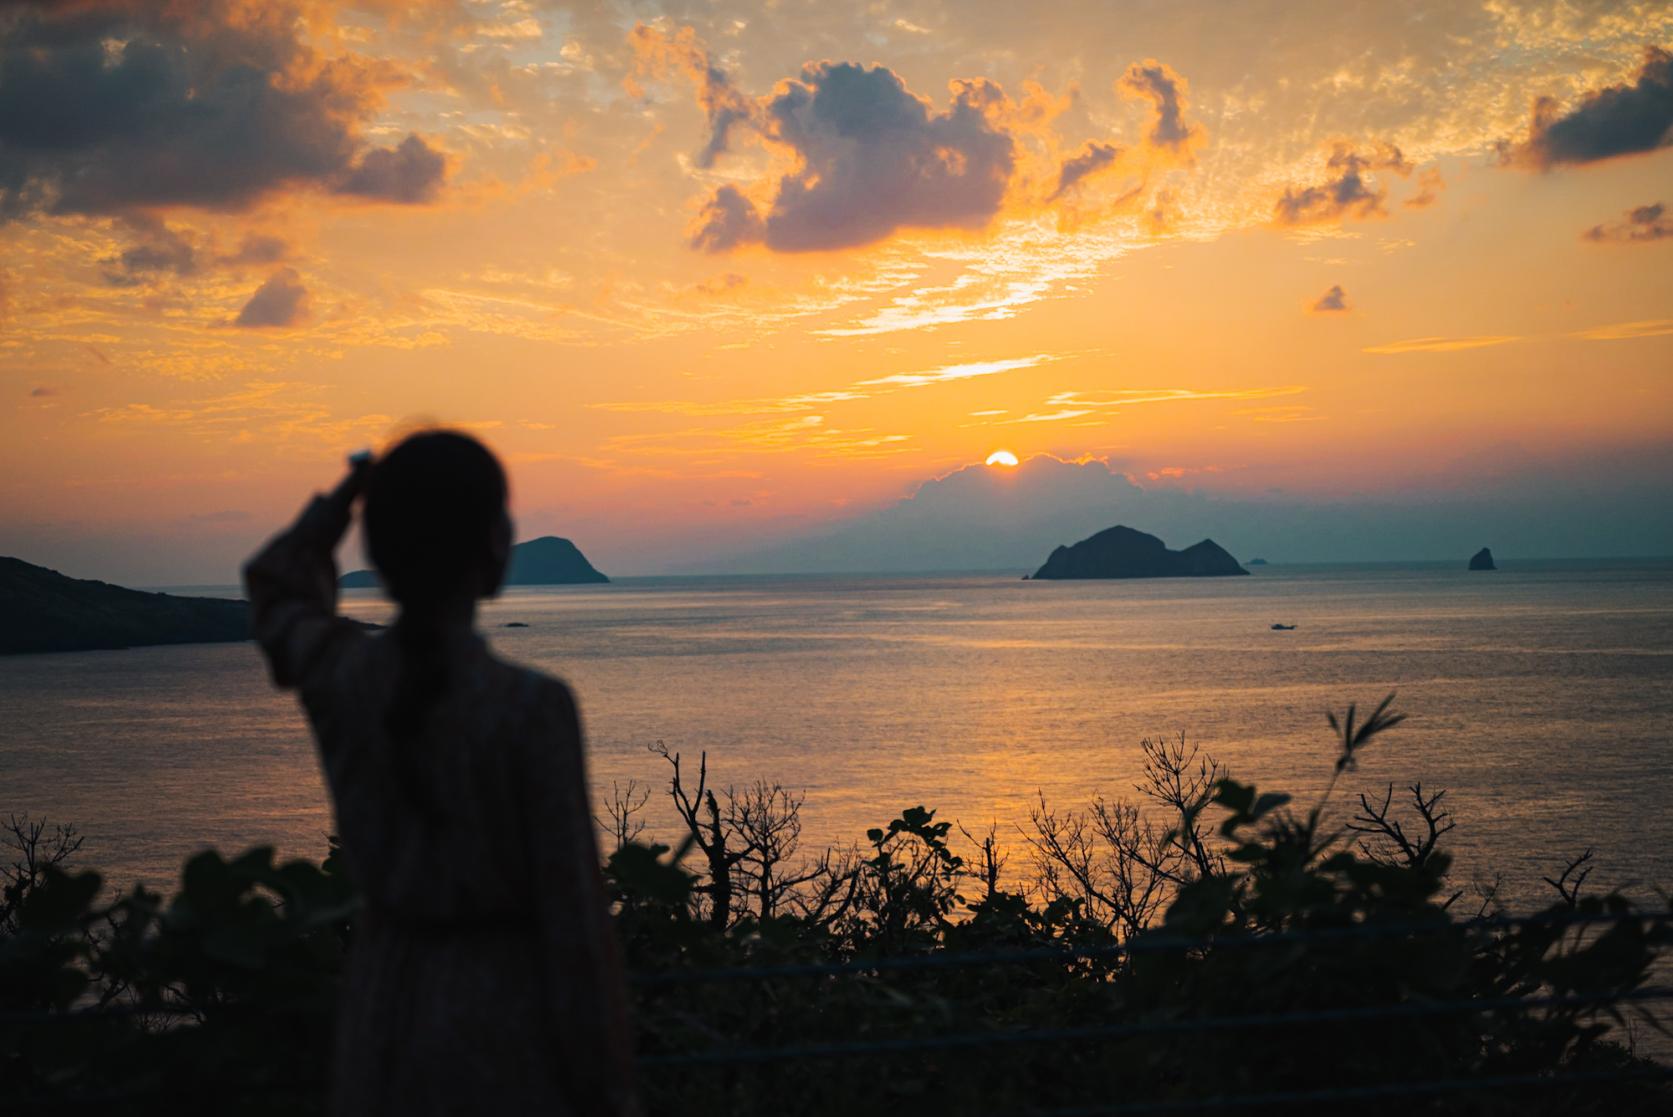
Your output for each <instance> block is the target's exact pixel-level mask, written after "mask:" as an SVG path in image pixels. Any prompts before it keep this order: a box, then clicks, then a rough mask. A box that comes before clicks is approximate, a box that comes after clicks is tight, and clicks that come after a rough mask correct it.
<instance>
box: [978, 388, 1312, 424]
mask: <svg viewBox="0 0 1673 1117" xmlns="http://www.w3.org/2000/svg"><path fill="white" fill-rule="evenodd" d="M1306 390H1307V389H1306V387H1305V386H1303V385H1300V384H1286V385H1283V386H1281V387H1272V388H1239V389H1232V390H1229V391H1202V390H1199V389H1196V388H1121V389H1116V390H1113V391H1102V392H1082V391H1072V392H1058V393H1056V394H1055V395H1052V396H1048V397H1047V398H1046V400H1045V404H1044V406H1046V407H1049V408H1055V409H1056V410H1053V411H1037V412H1030V413H1029V414H1027V415H1024V416H1022V417H1021V418H1017V419H1009V420H1006V421H1007V422H1010V423H1058V422H1064V421H1066V420H1069V419H1079V418H1083V417H1084V416H1087V415H1095V414H1098V413H1099V412H1118V411H1121V410H1122V409H1124V408H1128V407H1135V406H1138V405H1140V404H1148V403H1185V402H1190V401H1194V400H1219V399H1226V400H1245V399H1270V398H1272V397H1274V396H1294V395H1300V394H1301V393H1302V392H1305V391H1306Z"/></svg>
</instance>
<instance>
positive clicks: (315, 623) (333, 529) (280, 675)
mask: <svg viewBox="0 0 1673 1117" xmlns="http://www.w3.org/2000/svg"><path fill="white" fill-rule="evenodd" d="M369 468H370V460H369V459H367V458H355V459H351V463H350V466H349V473H348V476H347V477H345V478H343V480H342V481H341V482H339V483H338V485H337V487H336V488H335V489H333V490H331V492H329V493H326V494H324V495H320V496H315V497H314V498H313V499H312V500H311V501H309V502H308V505H307V507H306V508H304V509H303V510H302V514H301V515H300V516H298V517H297V519H296V522H295V523H293V524H292V525H291V526H290V527H288V528H286V529H285V530H284V531H282V532H280V533H279V534H278V535H276V536H274V537H273V538H272V539H271V540H270V541H269V542H268V544H267V546H265V547H263V548H262V549H261V550H260V551H258V552H257V553H256V555H255V557H254V558H252V559H250V561H249V562H247V563H246V564H245V565H244V589H245V592H246V593H248V594H249V595H250V633H251V635H252V636H254V637H255V640H256V643H257V644H259V645H260V646H261V650H262V654H263V655H265V656H266V657H267V663H268V667H269V668H270V669H271V670H272V673H273V681H274V682H275V683H277V684H278V685H279V686H284V687H291V686H297V685H299V684H300V683H301V682H302V680H303V678H304V677H305V676H306V675H307V673H308V671H309V670H310V669H311V668H312V667H313V666H314V665H315V663H317V662H318V661H319V659H320V658H321V657H322V655H323V654H324V653H325V652H326V651H327V650H328V649H329V648H330V646H331V645H332V643H333V641H334V640H335V639H336V638H337V637H338V636H340V635H343V634H345V633H349V632H352V631H353V629H351V628H349V627H348V626H347V625H345V624H343V623H342V622H341V621H339V620H338V618H337V560H336V558H335V556H334V554H333V552H335V551H336V549H337V544H338V543H339V542H340V541H341V540H342V538H343V533H344V532H345V531H347V530H348V526H349V515H350V512H351V510H352V509H353V506H354V500H355V497H357V496H358V495H360V489H361V487H362V486H363V485H364V484H365V480H366V472H367V470H368V469H369Z"/></svg>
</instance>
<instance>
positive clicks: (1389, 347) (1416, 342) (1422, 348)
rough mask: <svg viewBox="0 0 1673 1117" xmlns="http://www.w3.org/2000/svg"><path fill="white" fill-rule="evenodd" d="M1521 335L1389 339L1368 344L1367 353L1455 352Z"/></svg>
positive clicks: (1481, 346)
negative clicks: (1377, 343) (1379, 343)
mask: <svg viewBox="0 0 1673 1117" xmlns="http://www.w3.org/2000/svg"><path fill="white" fill-rule="evenodd" d="M1521 340H1522V339H1521V338H1520V337H1515V336H1511V335H1504V334H1483V335H1481V336H1479V337H1414V338H1408V339H1407V340H1405V341H1389V342H1384V343H1383V344H1382V345H1368V346H1366V347H1365V349H1364V350H1362V351H1363V352H1366V353H1382V354H1389V353H1453V352H1457V351H1458V350H1461V349H1486V348H1488V347H1489V346H1493V345H1508V344H1510V343H1511V342H1513V341H1521Z"/></svg>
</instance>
